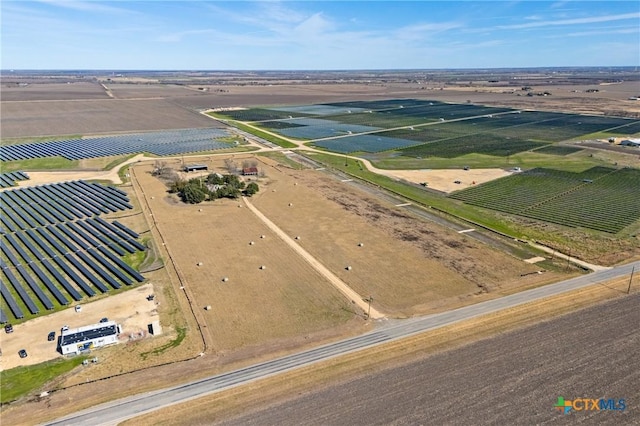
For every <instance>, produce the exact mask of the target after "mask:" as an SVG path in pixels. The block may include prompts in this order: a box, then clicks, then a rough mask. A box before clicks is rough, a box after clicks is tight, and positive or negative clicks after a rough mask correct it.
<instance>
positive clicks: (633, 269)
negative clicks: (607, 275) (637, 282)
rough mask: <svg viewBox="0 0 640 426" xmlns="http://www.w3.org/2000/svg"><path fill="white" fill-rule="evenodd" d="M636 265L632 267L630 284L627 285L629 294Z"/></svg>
mask: <svg viewBox="0 0 640 426" xmlns="http://www.w3.org/2000/svg"><path fill="white" fill-rule="evenodd" d="M635 270H636V267H635V266H634V267H633V268H631V277H630V278H629V286H628V287H627V294H629V292H630V291H631V281H633V273H634V272H635Z"/></svg>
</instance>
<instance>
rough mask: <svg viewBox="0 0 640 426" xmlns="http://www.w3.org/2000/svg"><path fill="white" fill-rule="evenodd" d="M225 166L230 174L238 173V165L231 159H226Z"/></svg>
mask: <svg viewBox="0 0 640 426" xmlns="http://www.w3.org/2000/svg"><path fill="white" fill-rule="evenodd" d="M224 165H225V167H226V168H227V170H228V171H229V173H237V172H238V166H236V163H235V162H234V161H233V160H232V159H231V158H225V160H224Z"/></svg>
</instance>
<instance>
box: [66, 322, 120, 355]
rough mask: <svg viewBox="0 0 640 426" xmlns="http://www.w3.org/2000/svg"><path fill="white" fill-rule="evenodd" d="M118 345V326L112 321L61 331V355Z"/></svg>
mask: <svg viewBox="0 0 640 426" xmlns="http://www.w3.org/2000/svg"><path fill="white" fill-rule="evenodd" d="M114 343H118V326H117V324H116V323H115V322H114V321H107V322H102V323H99V324H91V325H86V326H84V327H79V328H70V329H68V330H64V329H63V330H62V334H61V337H60V350H61V352H62V355H68V354H78V353H80V352H82V351H87V350H90V349H94V348H99V347H101V346H106V345H111V344H114Z"/></svg>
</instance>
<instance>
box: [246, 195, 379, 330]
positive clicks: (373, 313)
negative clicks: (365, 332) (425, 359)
mask: <svg viewBox="0 0 640 426" xmlns="http://www.w3.org/2000/svg"><path fill="white" fill-rule="evenodd" d="M243 200H244V203H245V205H246V206H247V207H248V208H249V210H251V211H252V212H253V213H254V214H255V215H256V216H258V218H259V219H260V220H261V221H262V222H264V224H265V225H267V226H268V227H269V229H271V230H272V231H273V232H274V233H275V234H276V235H277V236H278V237H280V238H281V239H282V240H283V241H284V242H285V243H287V244H288V245H289V246H290V247H291V248H292V249H293V250H294V251H295V252H296V253H298V254H299V255H300V256H301V257H302V258H303V259H304V260H306V261H307V262H308V263H309V264H310V265H311V266H313V268H314V269H315V270H316V271H318V273H319V274H320V275H322V276H323V277H325V278H326V279H327V280H329V282H330V283H331V284H333V286H334V287H335V288H337V289H338V290H339V291H340V292H341V293H342V294H344V295H345V297H347V299H349V300H351V302H352V303H355V304H356V305H358V306H359V307H360V308H361V309H362V310H363V311H364V312H367V314H368V315H369V317H370V318H373V319H379V318H384V316H385V315H384V314H382V313H380V312H378V311H377V310H376V309H375V308H372V307H371V305H370V304H369V302H368V301H365V299H364V298H363V297H362V296H360V295H359V294H358V293H356V292H355V291H353V289H351V287H349V286H348V285H347V284H346V283H345V282H344V281H342V280H341V279H340V278H338V277H337V276H336V275H335V274H334V273H333V272H331V271H330V270H329V269H327V268H326V267H325V266H324V265H323V264H322V263H320V262H319V261H318V260H317V259H316V258H315V257H313V256H312V255H311V254H309V252H307V251H306V250H305V249H303V248H302V247H300V245H299V244H296V242H295V240H294V239H293V238H291V237H290V236H288V235H287V234H286V233H285V232H284V231H283V230H282V229H280V228H279V227H278V226H277V225H276V224H275V223H273V222H271V221H270V220H269V218H267V217H266V216H265V215H263V214H262V212H261V211H260V210H258V209H257V208H256V207H255V206H254V205H253V204H251V202H250V201H249V200H248V199H247V198H246V197H243Z"/></svg>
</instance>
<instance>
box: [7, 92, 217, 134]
mask: <svg viewBox="0 0 640 426" xmlns="http://www.w3.org/2000/svg"><path fill="white" fill-rule="evenodd" d="M217 125H218V124H217V122H216V121H214V120H211V119H209V118H207V117H205V116H203V115H201V114H199V113H197V112H195V111H190V110H187V109H185V108H180V107H177V106H176V105H175V104H174V103H172V102H171V101H170V100H167V99H143V100H119V99H104V100H67V101H34V102H2V117H1V118H0V126H1V128H2V137H3V138H12V137H23V136H54V135H71V134H83V135H89V134H114V133H120V132H142V131H150V130H165V129H184V128H192V127H216V126H217Z"/></svg>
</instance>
